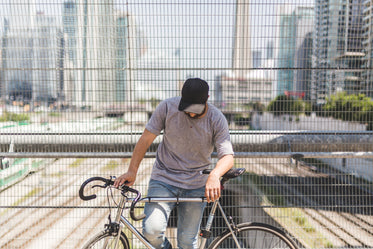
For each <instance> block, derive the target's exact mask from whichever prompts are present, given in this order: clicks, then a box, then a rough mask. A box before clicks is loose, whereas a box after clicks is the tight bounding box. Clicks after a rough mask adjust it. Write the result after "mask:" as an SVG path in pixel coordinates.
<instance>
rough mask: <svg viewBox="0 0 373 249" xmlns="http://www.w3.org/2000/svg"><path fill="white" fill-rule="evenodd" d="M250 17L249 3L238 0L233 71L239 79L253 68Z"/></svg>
mask: <svg viewBox="0 0 373 249" xmlns="http://www.w3.org/2000/svg"><path fill="white" fill-rule="evenodd" d="M250 17H251V15H250V4H249V2H248V1H245V0H237V3H236V29H235V43H234V51H233V70H234V72H235V75H236V76H238V77H242V76H244V75H245V74H247V70H248V69H250V68H252V58H251V57H252V56H251V33H250V32H251V31H250Z"/></svg>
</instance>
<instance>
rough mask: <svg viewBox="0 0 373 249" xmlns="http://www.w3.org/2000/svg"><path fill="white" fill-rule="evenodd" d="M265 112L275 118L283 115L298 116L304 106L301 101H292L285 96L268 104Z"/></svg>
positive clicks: (278, 97)
mask: <svg viewBox="0 0 373 249" xmlns="http://www.w3.org/2000/svg"><path fill="white" fill-rule="evenodd" d="M267 111H268V112H270V113H272V114H273V115H275V116H280V115H284V114H289V115H299V114H300V113H302V112H304V105H303V102H302V101H301V100H298V99H293V98H292V97H289V96H286V95H279V96H277V97H276V98H275V99H274V100H273V101H271V103H269V105H268V107H267Z"/></svg>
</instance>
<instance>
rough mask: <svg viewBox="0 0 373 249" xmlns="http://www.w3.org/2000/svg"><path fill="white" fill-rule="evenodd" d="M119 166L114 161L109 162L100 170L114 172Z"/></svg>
mask: <svg viewBox="0 0 373 249" xmlns="http://www.w3.org/2000/svg"><path fill="white" fill-rule="evenodd" d="M118 166H119V163H118V162H117V161H115V160H110V161H109V162H108V163H107V164H106V165H105V166H104V167H102V168H101V171H110V170H114V169H116V168H117V167H118Z"/></svg>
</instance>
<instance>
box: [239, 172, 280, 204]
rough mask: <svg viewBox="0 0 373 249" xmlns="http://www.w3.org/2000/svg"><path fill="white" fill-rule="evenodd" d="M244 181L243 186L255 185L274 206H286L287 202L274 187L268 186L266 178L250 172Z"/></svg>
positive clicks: (245, 175)
mask: <svg viewBox="0 0 373 249" xmlns="http://www.w3.org/2000/svg"><path fill="white" fill-rule="evenodd" d="M242 181H243V182H242V184H244V185H254V186H255V187H256V188H257V189H259V190H260V191H261V192H262V193H263V194H264V195H265V197H266V199H268V201H269V202H270V203H272V204H273V205H276V206H284V205H286V201H285V199H284V198H283V197H282V195H280V194H279V193H278V192H277V190H276V189H275V188H274V187H272V186H271V185H268V183H267V181H266V179H265V176H259V175H257V174H255V173H252V172H249V173H246V174H244V175H243V176H242Z"/></svg>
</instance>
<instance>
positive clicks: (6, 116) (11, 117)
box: [0, 112, 30, 122]
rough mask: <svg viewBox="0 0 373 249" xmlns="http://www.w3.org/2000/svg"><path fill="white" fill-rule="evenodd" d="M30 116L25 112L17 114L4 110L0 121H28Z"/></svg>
mask: <svg viewBox="0 0 373 249" xmlns="http://www.w3.org/2000/svg"><path fill="white" fill-rule="evenodd" d="M29 120H30V116H29V115H28V114H25V113H21V114H17V113H12V112H4V113H3V115H1V116H0V122H8V121H14V122H21V121H29Z"/></svg>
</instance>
